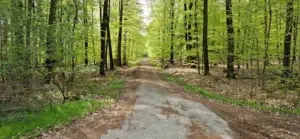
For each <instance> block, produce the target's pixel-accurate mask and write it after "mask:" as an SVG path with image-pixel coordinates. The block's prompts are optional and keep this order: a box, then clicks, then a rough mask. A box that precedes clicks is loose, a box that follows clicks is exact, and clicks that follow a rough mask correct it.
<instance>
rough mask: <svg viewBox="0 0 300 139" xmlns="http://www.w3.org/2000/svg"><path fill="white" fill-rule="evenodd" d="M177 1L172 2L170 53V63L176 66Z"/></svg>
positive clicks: (172, 0)
mask: <svg viewBox="0 0 300 139" xmlns="http://www.w3.org/2000/svg"><path fill="white" fill-rule="evenodd" d="M174 6H175V0H171V52H170V63H171V64H174V37H175V33H174V32H175V31H174V16H175V13H174V12H175V11H174V8H175V7H174Z"/></svg>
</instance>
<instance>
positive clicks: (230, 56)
mask: <svg viewBox="0 0 300 139" xmlns="http://www.w3.org/2000/svg"><path fill="white" fill-rule="evenodd" d="M226 24H227V34H228V51H227V78H231V79H235V73H234V28H233V16H232V3H231V0H226Z"/></svg>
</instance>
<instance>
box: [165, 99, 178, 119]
mask: <svg viewBox="0 0 300 139" xmlns="http://www.w3.org/2000/svg"><path fill="white" fill-rule="evenodd" d="M167 104H168V107H167V108H165V107H163V108H162V111H161V114H162V115H166V116H168V117H170V116H171V115H172V114H174V115H178V114H179V113H178V112H177V111H175V110H174V109H172V108H171V105H170V103H169V102H167Z"/></svg>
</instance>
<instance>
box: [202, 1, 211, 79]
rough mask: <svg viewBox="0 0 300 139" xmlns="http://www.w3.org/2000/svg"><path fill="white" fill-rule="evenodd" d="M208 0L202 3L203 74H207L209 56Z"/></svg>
mask: <svg viewBox="0 0 300 139" xmlns="http://www.w3.org/2000/svg"><path fill="white" fill-rule="evenodd" d="M207 35H208V0H204V4H203V40H202V41H203V58H204V75H209V58H208V43H207V41H208V37H207Z"/></svg>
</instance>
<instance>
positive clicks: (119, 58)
mask: <svg viewBox="0 0 300 139" xmlns="http://www.w3.org/2000/svg"><path fill="white" fill-rule="evenodd" d="M123 4H124V3H123V0H120V1H119V8H120V10H119V34H118V49H117V66H122V35H123V34H122V32H123Z"/></svg>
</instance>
